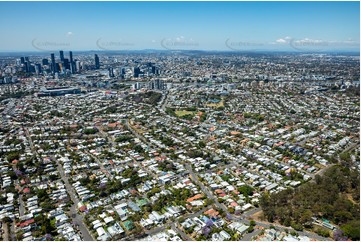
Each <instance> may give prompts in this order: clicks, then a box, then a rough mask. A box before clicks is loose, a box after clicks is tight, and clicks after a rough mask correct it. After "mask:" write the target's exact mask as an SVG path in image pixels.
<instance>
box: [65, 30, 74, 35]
mask: <svg viewBox="0 0 361 242" xmlns="http://www.w3.org/2000/svg"><path fill="white" fill-rule="evenodd" d="M65 35H66V36H72V35H73V32H70V31H69V32H67V33H66V34H65Z"/></svg>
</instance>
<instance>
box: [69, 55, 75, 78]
mask: <svg viewBox="0 0 361 242" xmlns="http://www.w3.org/2000/svg"><path fill="white" fill-rule="evenodd" d="M69 61H70V63H69V65H70V72H71V74H74V73H75V71H76V67H75V63H74V60H73V52H72V51H69Z"/></svg>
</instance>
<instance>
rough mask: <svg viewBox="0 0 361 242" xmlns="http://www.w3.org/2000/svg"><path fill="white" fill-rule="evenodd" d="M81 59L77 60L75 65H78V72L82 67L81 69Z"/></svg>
mask: <svg viewBox="0 0 361 242" xmlns="http://www.w3.org/2000/svg"><path fill="white" fill-rule="evenodd" d="M80 64H81V63H80V61H75V67H76V71H77V72H80V69H81V65H80Z"/></svg>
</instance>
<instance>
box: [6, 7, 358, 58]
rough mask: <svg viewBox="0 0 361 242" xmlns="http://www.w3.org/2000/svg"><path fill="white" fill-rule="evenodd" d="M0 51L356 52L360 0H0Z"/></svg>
mask: <svg viewBox="0 0 361 242" xmlns="http://www.w3.org/2000/svg"><path fill="white" fill-rule="evenodd" d="M0 24H1V38H0V51H32V50H59V49H64V50H75V51H76V50H102V49H109V50H113V49H115V50H122V49H125V50H128V49H138V50H141V49H199V50H230V49H234V50H243V49H245V50H247V49H274V50H292V49H299V50H313V49H314V50H320V49H330V50H336V49H339V50H351V49H353V50H359V42H360V5H359V2H0Z"/></svg>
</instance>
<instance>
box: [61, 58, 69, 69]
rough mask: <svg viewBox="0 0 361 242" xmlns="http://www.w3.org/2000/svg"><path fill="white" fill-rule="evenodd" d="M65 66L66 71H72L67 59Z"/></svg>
mask: <svg viewBox="0 0 361 242" xmlns="http://www.w3.org/2000/svg"><path fill="white" fill-rule="evenodd" d="M63 65H64V68H65V69H67V70H70V65H69V60H68V59H67V58H65V59H64V62H63Z"/></svg>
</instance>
